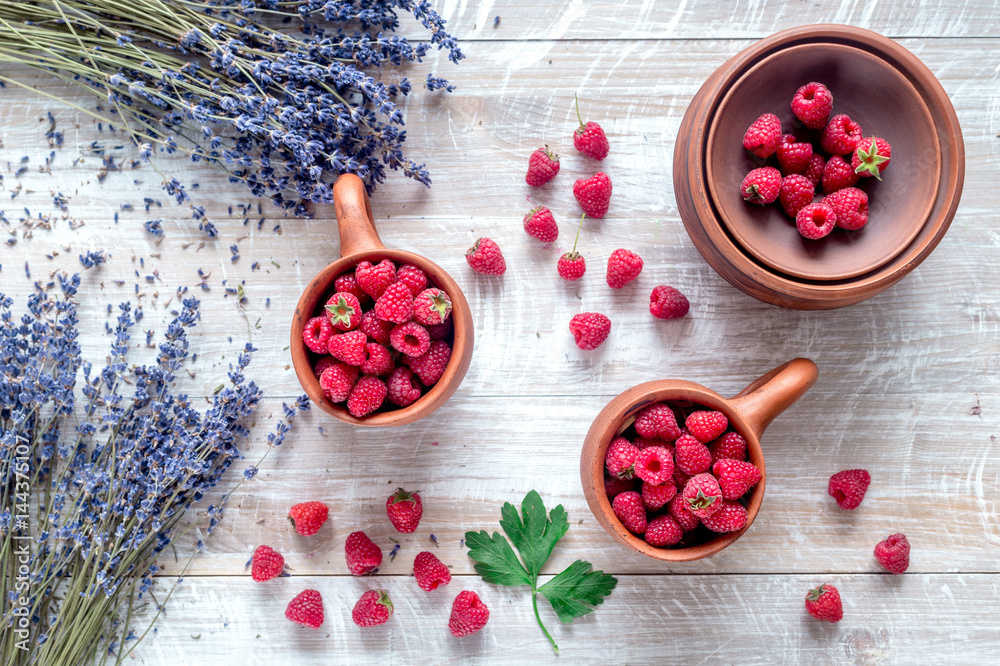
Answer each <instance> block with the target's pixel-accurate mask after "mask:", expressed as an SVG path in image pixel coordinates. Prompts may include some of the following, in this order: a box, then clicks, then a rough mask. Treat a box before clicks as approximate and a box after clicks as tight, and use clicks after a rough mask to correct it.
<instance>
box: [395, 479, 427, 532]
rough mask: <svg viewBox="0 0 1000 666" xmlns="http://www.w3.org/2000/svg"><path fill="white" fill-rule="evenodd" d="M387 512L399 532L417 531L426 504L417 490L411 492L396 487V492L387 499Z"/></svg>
mask: <svg viewBox="0 0 1000 666" xmlns="http://www.w3.org/2000/svg"><path fill="white" fill-rule="evenodd" d="M385 512H386V514H388V516H389V522H391V523H392V526H393V527H395V528H396V531H397V532H402V533H403V534H410V533H411V532H414V531H416V529H417V525H419V524H420V517H421V516H422V515H424V505H423V503H422V502H421V501H420V495H419V494H418V493H417V492H412V493H409V492H406V491H405V490H403V489H402V488H396V492H394V493H393V494H391V495H389V498H388V499H387V500H386V501H385Z"/></svg>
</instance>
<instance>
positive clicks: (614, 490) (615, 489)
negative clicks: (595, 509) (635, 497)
mask: <svg viewBox="0 0 1000 666" xmlns="http://www.w3.org/2000/svg"><path fill="white" fill-rule="evenodd" d="M635 485H636V480H635V479H619V478H618V477H616V476H605V477H604V494H605V495H607V496H608V501H609V502H610V501H611V500H613V499H614V498H615V497H616V496H618V495H621V494H622V493H624V492H627V491H629V490H635Z"/></svg>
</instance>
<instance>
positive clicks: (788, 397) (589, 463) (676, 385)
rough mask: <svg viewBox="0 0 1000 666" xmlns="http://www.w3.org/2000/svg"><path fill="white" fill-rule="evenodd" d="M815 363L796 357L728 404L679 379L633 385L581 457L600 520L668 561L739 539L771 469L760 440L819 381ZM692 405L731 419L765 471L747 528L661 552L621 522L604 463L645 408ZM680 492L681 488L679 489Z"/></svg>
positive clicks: (624, 540) (586, 490)
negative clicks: (670, 403) (614, 442)
mask: <svg viewBox="0 0 1000 666" xmlns="http://www.w3.org/2000/svg"><path fill="white" fill-rule="evenodd" d="M817 376H818V371H817V369H816V364H815V363H813V362H812V361H810V360H809V359H805V358H797V359H794V360H792V361H789V362H788V363H785V364H784V365H781V366H779V367H777V368H775V369H774V370H772V371H770V372H768V373H767V374H765V375H764V376H762V377H760V378H758V379H757V380H755V381H754V382H752V383H751V384H750V385H749V386H747V387H746V388H745V389H743V390H742V391H740V393H738V394H737V395H736V396H734V397H732V398H729V399H726V398H723V397H722V396H720V395H719V394H718V393H715V392H714V391H711V390H709V389H707V388H705V387H704V386H701V385H699V384H695V383H692V382H688V381H683V380H679V379H665V380H660V381H653V382H646V383H645V384H639V385H638V386H634V387H632V388H630V389H629V390H627V391H625V392H624V393H622V394H620V395H619V396H617V397H616V398H614V399H613V400H612V401H611V402H609V403H608V404H607V406H606V407H605V408H604V409H603V410H601V412H600V413H599V414H598V415H597V418H596V419H594V422H593V424H592V425H591V426H590V431H589V432H588V433H587V438H586V440H584V444H583V450H582V451H581V454H580V479H581V481H582V482H583V494H584V496H585V497H586V498H587V504H589V505H590V510H591V511H592V512H593V513H594V516H595V517H596V518H597V521H598V522H599V523H600V524H601V526H602V527H603V528H604V529H605V530H607V532H608V534H610V535H611V536H612V537H613V538H614V539H615V540H616V541H618V542H619V543H621V544H622V545H624V546H626V547H628V548H631V549H632V550H634V551H636V552H637V553H641V554H642V555H646V556H648V557H652V558H654V559H657V560H662V561H664V562H688V561H691V560H698V559H701V558H703V557H708V556H709V555H713V554H715V553H717V552H719V551H720V550H722V549H724V548H726V547H727V546H729V545H730V544H732V543H733V542H735V541H736V540H737V539H739V538H740V537H741V536H743V534H745V533H746V531H747V530H749V529H750V526H751V525H752V524H753V521H754V519H755V518H756V517H757V513H758V512H759V511H760V506H761V502H762V501H763V499H764V487H765V485H766V483H767V470H766V468H765V466H764V453H763V450H762V449H761V445H760V438H761V435H763V433H764V430H765V429H766V428H767V426H768V425H769V424H770V423H771V421H772V420H774V418H775V417H776V416H778V414H780V413H781V412H783V411H785V410H786V409H787V408H788V407H789V406H791V405H792V403H794V402H795V401H796V400H798V399H799V398H800V397H801V396H802V395H803V394H804V393H805V392H806V391H807V390H808V389H809V387H811V386H812V385H813V384H814V383H815V382H816V378H817ZM667 401H675V402H691V403H695V404H697V405H703V406H705V407H707V408H708V409H713V410H718V411H720V412H722V413H724V414H725V415H726V417H727V418H728V419H729V424H730V427H731V428H732V429H734V430H735V431H736V432H738V433H739V434H740V435H742V436H743V438H744V439H746V442H747V454H748V458H749V461H750V462H752V463H753V464H754V465H756V466H757V468H758V469H760V471H761V475H762V476H761V480H760V481H759V482H758V483H757V485H756V486H754V488H753V490H751V492H750V495H749V498H748V500H747V505H746V508H747V522H746V525H744V527H743V529H741V530H739V531H737V532H730V533H728V534H719V535H717V536H715V537H713V538H710V539H709V540H708V541H705V542H703V543H699V544H697V545H692V546H688V547H683V548H658V547H656V546H651V545H649V544H648V543H646V542H645V541H644V540H643V539H642V538H641V537H639V536H636V535H634V534H632V533H631V532H629V531H628V530H627V529H626V528H625V526H624V525H623V524H622V523H621V521H620V520H618V517H617V516H616V515H615V512H614V510H613V509H612V508H611V502H610V501H609V500H608V496H607V493H606V492H605V490H604V461H605V458H606V456H607V453H608V446H610V444H611V441H612V440H613V439H614V438H615V437H616V436H618V435H619V434H620V433H621V432H622V431H624V430H625V429H626V428H628V426H629V425H631V424H632V422H633V421H634V419H635V416H636V415H637V414H638V412H639V411H641V410H642V409H643V408H644V407H647V406H649V405H652V404H655V403H658V402H667ZM678 490H681V489H678Z"/></svg>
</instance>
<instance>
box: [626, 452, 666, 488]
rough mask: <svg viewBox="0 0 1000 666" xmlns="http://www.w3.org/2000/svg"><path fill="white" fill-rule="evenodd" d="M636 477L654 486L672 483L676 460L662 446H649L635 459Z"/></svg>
mask: <svg viewBox="0 0 1000 666" xmlns="http://www.w3.org/2000/svg"><path fill="white" fill-rule="evenodd" d="M635 475H636V476H637V477H639V478H640V479H642V480H643V481H645V482H646V483H651V484H653V485H654V486H659V485H662V484H664V483H672V482H673V478H674V459H673V458H672V457H671V456H670V451H669V450H667V449H665V448H663V447H662V446H649V447H646V448H644V449H643V450H641V451H639V455H637V456H636V458H635Z"/></svg>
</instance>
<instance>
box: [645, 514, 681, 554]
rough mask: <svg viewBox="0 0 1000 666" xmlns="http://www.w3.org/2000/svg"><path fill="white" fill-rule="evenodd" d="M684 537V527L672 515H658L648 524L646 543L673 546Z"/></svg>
mask: <svg viewBox="0 0 1000 666" xmlns="http://www.w3.org/2000/svg"><path fill="white" fill-rule="evenodd" d="M683 537H684V529H683V528H682V527H681V526H680V524H679V523H678V522H677V521H676V520H674V518H672V517H671V516H669V515H667V516H657V517H656V518H653V519H652V520H651V521H649V524H648V525H647V526H646V537H645V538H646V543H648V544H649V545H650V546H656V547H657V548H664V547H666V546H673V545H674V544H675V543H677V542H678V541H680V540H681V539H682V538H683Z"/></svg>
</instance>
